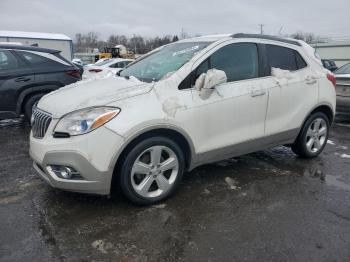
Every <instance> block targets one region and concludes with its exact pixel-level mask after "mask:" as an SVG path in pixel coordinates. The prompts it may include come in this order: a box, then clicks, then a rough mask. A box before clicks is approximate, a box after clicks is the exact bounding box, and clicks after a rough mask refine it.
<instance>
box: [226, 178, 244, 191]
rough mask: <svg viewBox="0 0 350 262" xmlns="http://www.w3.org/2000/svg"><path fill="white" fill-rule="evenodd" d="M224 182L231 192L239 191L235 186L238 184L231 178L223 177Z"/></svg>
mask: <svg viewBox="0 0 350 262" xmlns="http://www.w3.org/2000/svg"><path fill="white" fill-rule="evenodd" d="M225 182H226V183H227V184H228V185H229V187H230V189H231V190H239V189H241V188H240V187H239V186H238V185H237V184H238V182H237V181H236V180H234V179H233V178H231V177H225Z"/></svg>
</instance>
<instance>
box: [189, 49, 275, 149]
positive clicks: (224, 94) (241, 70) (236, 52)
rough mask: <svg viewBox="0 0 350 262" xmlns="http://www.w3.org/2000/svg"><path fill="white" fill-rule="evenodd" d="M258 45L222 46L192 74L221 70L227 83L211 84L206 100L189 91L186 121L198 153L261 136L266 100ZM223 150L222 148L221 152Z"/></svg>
mask: <svg viewBox="0 0 350 262" xmlns="http://www.w3.org/2000/svg"><path fill="white" fill-rule="evenodd" d="M258 67H259V61H258V48H257V45H256V44H254V43H233V44H229V45H226V46H224V47H222V48H220V49H219V50H217V51H216V52H215V53H213V54H212V55H211V56H210V57H209V58H208V59H206V60H205V61H204V62H203V63H202V64H201V65H200V66H199V67H198V68H197V72H196V75H197V76H198V75H200V73H202V72H206V71H207V70H208V69H210V68H215V69H218V70H223V71H225V73H226V75H227V79H228V81H227V83H223V84H221V85H218V86H216V87H215V91H214V92H213V93H212V94H211V95H210V97H209V98H207V99H204V100H203V99H202V98H201V97H200V96H199V92H198V91H197V90H195V89H193V90H192V92H193V94H192V95H193V107H192V108H190V109H189V110H188V111H187V113H188V114H191V115H190V116H189V117H190V118H191V119H193V121H192V122H191V123H188V124H187V125H189V127H190V128H189V129H190V130H196V135H194V136H193V139H194V141H193V142H194V144H195V147H196V149H197V153H198V154H204V153H206V152H210V151H215V150H217V149H219V150H222V149H225V148H227V152H229V151H230V147H231V146H233V145H239V144H241V143H243V142H246V141H249V140H253V139H256V138H260V137H263V136H264V128H265V116H266V107H267V101H268V95H267V91H266V90H265V87H266V84H264V83H263V81H264V80H261V78H259V77H258V76H259V68H258ZM224 152H225V151H224Z"/></svg>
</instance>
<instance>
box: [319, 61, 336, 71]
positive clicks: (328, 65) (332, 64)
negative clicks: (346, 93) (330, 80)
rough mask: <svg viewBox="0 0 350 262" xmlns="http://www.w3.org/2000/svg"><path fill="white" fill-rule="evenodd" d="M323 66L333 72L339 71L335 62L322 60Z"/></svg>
mask: <svg viewBox="0 0 350 262" xmlns="http://www.w3.org/2000/svg"><path fill="white" fill-rule="evenodd" d="M322 64H323V66H324V68H326V69H328V70H329V71H331V72H333V71H335V70H337V68H338V67H337V65H336V64H335V62H334V61H333V60H329V59H322Z"/></svg>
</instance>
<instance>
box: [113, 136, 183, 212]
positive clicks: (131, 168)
mask: <svg viewBox="0 0 350 262" xmlns="http://www.w3.org/2000/svg"><path fill="white" fill-rule="evenodd" d="M158 159H159V161H158ZM165 164H167V165H165ZM120 166H121V170H120V172H119V174H118V175H119V187H120V189H121V190H122V192H123V194H124V196H125V197H126V198H127V199H128V200H130V201H131V202H133V203H135V204H138V205H151V204H155V203H157V202H159V201H162V200H164V199H166V198H168V197H169V196H171V195H172V194H173V193H174V192H175V190H176V188H177V187H178V186H179V183H180V181H181V179H182V176H183V173H184V170H185V159H184V154H183V152H182V150H181V148H180V147H179V146H178V145H177V144H176V143H175V142H174V141H172V140H171V139H169V138H166V137H161V136H157V137H150V138H146V139H145V140H143V141H140V142H138V143H137V144H136V145H135V146H134V147H133V148H132V149H131V150H130V151H128V153H127V154H126V156H125V158H124V160H123V161H122V164H121V165H120ZM167 168H168V169H167Z"/></svg>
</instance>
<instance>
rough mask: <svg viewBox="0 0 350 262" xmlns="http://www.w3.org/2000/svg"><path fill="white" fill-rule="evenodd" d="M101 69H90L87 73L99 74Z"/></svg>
mask: <svg viewBox="0 0 350 262" xmlns="http://www.w3.org/2000/svg"><path fill="white" fill-rule="evenodd" d="M101 71H102V69H90V70H89V72H91V73H98V72H101Z"/></svg>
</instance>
